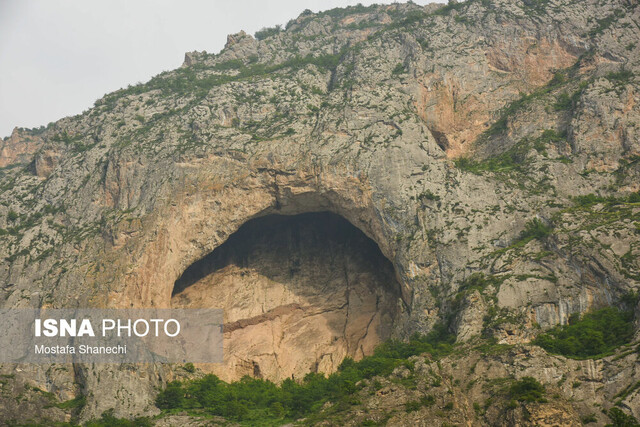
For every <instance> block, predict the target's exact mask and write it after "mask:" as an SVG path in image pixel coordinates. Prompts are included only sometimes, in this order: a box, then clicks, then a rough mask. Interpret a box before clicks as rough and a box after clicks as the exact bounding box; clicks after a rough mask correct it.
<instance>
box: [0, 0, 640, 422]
mask: <svg viewBox="0 0 640 427" xmlns="http://www.w3.org/2000/svg"><path fill="white" fill-rule="evenodd" d="M639 15H640V11H639V9H638V7H637V3H636V2H632V1H627V0H615V1H609V2H605V3H603V2H598V1H595V0H588V1H583V2H571V1H569V0H554V1H549V2H546V1H541V2H530V1H515V2H513V1H506V0H490V1H485V0H483V1H480V0H478V1H468V2H465V3H457V4H452V5H448V6H445V7H438V6H434V5H430V6H427V7H425V8H422V7H420V6H417V5H414V4H394V5H388V6H372V7H367V8H364V7H358V8H351V9H346V10H335V11H331V12H324V13H319V14H303V15H301V16H300V17H298V18H297V19H295V20H293V21H291V22H290V24H289V25H288V26H287V28H286V29H285V30H283V31H280V32H275V33H274V34H272V35H270V36H268V37H266V38H264V39H262V40H256V39H254V38H253V37H251V36H248V35H246V34H243V33H240V34H236V35H233V36H229V40H228V43H227V46H226V47H225V49H223V50H222V51H221V52H220V53H218V54H216V55H212V54H206V53H200V52H190V53H188V54H187V55H186V56H185V62H184V64H183V66H182V67H181V68H179V69H177V70H174V71H169V72H166V73H162V74H160V75H158V76H156V77H155V78H153V79H152V80H151V81H149V82H147V83H145V84H142V85H138V86H134V87H131V88H128V89H123V90H120V91H116V92H114V93H112V94H109V95H106V96H105V97H104V98H102V99H100V100H98V101H97V102H96V104H95V106H94V107H93V108H91V109H90V110H89V111H87V112H86V113H83V114H81V115H78V116H74V117H69V118H65V119H62V120H60V121H58V122H57V123H55V124H53V125H51V126H49V127H48V128H46V129H44V130H38V131H29V130H22V131H20V132H19V134H16V133H14V135H12V137H10V138H6V139H5V140H4V141H2V143H1V144H0V147H1V148H0V150H1V151H0V166H2V167H3V169H2V170H1V171H0V190H1V194H2V196H1V203H0V232H1V233H0V253H2V254H4V256H3V258H2V259H1V260H0V304H1V305H2V306H3V307H32V306H43V307H89V306H98V307H102V306H110V307H131V306H136V307H147V306H155V307H170V306H171V305H172V304H173V303H174V302H175V299H173V300H172V292H173V289H174V284H175V282H176V280H177V279H178V278H179V277H180V276H181V275H182V274H183V272H184V271H185V270H186V269H187V268H189V266H190V265H192V264H193V263H195V262H197V261H198V260H200V259H203V258H204V257H206V256H207V255H208V254H210V253H212V251H214V250H215V249H216V248H218V247H220V245H222V244H223V243H224V242H225V241H226V240H227V239H228V238H229V236H230V235H232V234H233V233H234V232H236V231H237V230H238V229H239V228H240V227H241V226H242V225H243V224H245V223H247V221H249V220H251V219H254V218H257V217H262V216H266V215H269V214H274V213H277V214H281V215H296V214H302V213H309V212H323V211H328V212H332V213H334V214H337V215H340V216H342V217H343V218H345V219H346V220H348V221H349V222H350V223H351V224H353V225H354V226H355V227H357V228H359V229H360V230H361V231H362V232H363V233H364V234H366V235H367V236H368V237H369V238H371V239H372V240H373V241H374V242H375V243H376V244H377V245H378V246H379V248H380V251H381V252H382V254H383V255H384V257H386V258H387V259H388V260H389V261H390V262H391V264H392V266H393V270H394V275H395V280H396V281H397V283H398V286H399V296H400V300H401V303H400V305H399V309H398V313H397V314H396V315H395V317H394V321H393V331H394V334H396V335H397V336H398V337H408V336H409V335H410V334H412V333H414V332H423V333H424V332H427V331H429V330H430V329H431V328H432V326H433V325H434V324H435V323H436V322H439V321H443V320H446V319H453V320H452V321H451V323H450V327H451V328H452V329H453V330H454V331H455V332H457V334H458V340H459V341H461V342H462V341H469V340H472V339H473V338H474V337H475V336H477V335H484V336H492V337H494V338H496V339H497V340H498V342H502V343H508V344H523V343H527V342H529V341H530V340H531V339H532V338H533V337H534V336H535V335H536V334H537V333H538V331H539V330H544V329H546V328H549V327H552V326H554V325H557V324H564V323H566V322H567V319H568V317H569V316H570V315H571V314H572V313H576V312H584V311H587V310H589V309H592V308H598V307H601V306H606V305H615V306H619V307H624V303H623V297H624V296H625V295H627V294H628V293H629V292H630V291H634V290H636V291H637V290H638V288H639V286H640V265H639V264H638V259H640V256H639V255H640V253H639V251H640V245H639V243H638V236H639V234H638V230H639V228H638V227H639V224H640V217H639V215H640V206H638V204H637V203H627V202H624V203H622V202H621V203H619V204H617V205H614V207H613V208H612V207H611V205H609V204H607V203H605V202H604V200H605V199H603V198H604V197H609V196H611V197H616V198H618V199H619V200H622V198H624V197H627V196H628V195H629V194H630V193H631V192H635V191H638V190H639V189H640V184H639V183H640V162H639V159H640V140H639V133H638V124H639V123H640V107H639V105H640V103H639V101H640V100H639V95H638V93H639V92H638V77H637V76H638V74H637V73H638V69H639V67H638V66H639V64H638V63H639V61H640V51H639V49H640V46H639V45H638V43H637V40H638V39H639V37H638V36H639V34H638V21H639V19H638V18H639ZM25 141H26V142H25ZM590 193H594V194H599V195H600V196H602V197H603V198H601V199H597V200H596V201H595V202H593V203H583V204H576V203H575V200H573V199H572V198H575V197H576V196H581V195H587V194H590ZM598 200H599V202H598ZM534 218H537V219H538V220H539V221H541V223H543V224H546V225H547V226H548V227H549V228H550V229H551V232H550V233H549V234H547V235H544V236H541V237H540V238H523V237H522V236H523V234H522V232H523V230H525V228H526V227H527V224H531V221H532V220H533V219H534ZM480 272H481V273H483V274H484V275H485V277H488V278H491V280H489V282H488V283H489V285H488V286H486V287H483V288H482V289H481V290H478V291H476V292H467V291H466V290H464V283H466V282H465V280H467V279H469V277H470V276H471V275H472V274H473V273H480ZM238 280H240V279H238ZM373 282H375V280H374V281H373ZM239 283H240V284H241V285H243V286H246V285H247V284H246V283H243V282H242V281H241V280H240V282H239ZM221 295H224V292H222V294H221ZM457 295H459V297H458V298H456V296H457ZM283 301H284V300H283ZM258 309H259V307H258V306H257V305H252V306H248V307H247V313H251V316H254V315H255V314H256V313H257V311H256V310H258ZM636 311H638V309H637V308H636ZM488 314H489V316H487V315H488ZM278 319H281V317H277V316H276V318H275V320H274V319H272V320H273V321H278ZM236 320H242V319H241V318H238V319H234V321H236ZM537 351H538V352H539V350H537ZM531 357H532V358H534V359H535V358H536V357H538V353H536V352H533V353H532V355H531ZM540 357H543V356H540ZM545 357H546V356H545ZM541 360H542V359H541ZM545 360H546V359H545ZM534 361H535V360H534ZM541 363H542V362H541ZM545 363H546V362H545ZM558 363H565V362H562V361H560V362H558ZM598 363H600V362H598ZM607 363H608V362H607ZM634 363H636V362H635V361H632V360H630V358H624V359H622V362H620V363H619V364H615V365H611V366H610V367H607V368H606V369H604V368H603V369H602V370H600V371H599V372H600V373H599V374H598V375H599V376H598V377H597V378H596V379H594V380H593V381H594V384H595V383H597V384H602V385H603V386H604V389H603V391H602V393H604V394H603V395H602V396H604V400H603V404H604V405H605V406H606V405H609V404H610V402H612V401H613V396H615V395H616V394H617V393H619V392H620V391H621V390H623V389H624V388H625V387H627V386H628V384H627V381H626V380H623V379H622V377H621V376H622V375H623V374H622V372H629V373H630V375H631V376H628V377H627V378H631V377H633V375H637V373H635V368H632V367H633V366H634ZM534 365H535V364H534ZM1 369H2V372H3V375H13V374H14V370H15V369H16V368H15V367H11V366H3V367H2V368H1ZM21 369H22V370H21V371H20V372H21V374H20V375H19V376H14V377H11V378H10V379H11V381H12V383H11V384H13V382H16V384H17V385H11V387H14V386H15V387H18V386H20V384H32V385H34V386H38V387H39V385H38V384H41V386H42V389H43V390H45V391H47V392H51V393H54V394H55V396H56V398H57V399H60V400H67V399H68V398H69V396H71V395H75V394H76V393H82V394H84V395H86V402H87V403H86V405H85V406H84V408H83V409H82V413H81V414H80V417H81V418H82V419H89V418H92V417H97V416H99V415H100V414H101V413H102V412H103V411H104V410H107V409H109V408H114V409H115V414H116V415H117V416H127V417H130V416H134V415H137V414H149V413H152V412H153V411H154V407H153V399H154V393H155V391H154V390H155V387H156V386H161V385H163V384H164V383H165V382H166V381H167V380H170V379H172V378H174V375H175V373H174V370H172V368H171V367H168V366H155V367H149V366H140V367H91V366H89V367H80V366H79V367H76V369H72V370H70V371H68V372H69V375H70V377H69V376H59V375H53V374H52V373H51V372H54V371H55V367H52V370H46V369H45V371H46V372H45V373H43V372H42V370H41V369H40V368H38V367H24V368H21ZM331 369H335V364H331V366H330V367H329V368H328V369H327V370H331ZM43 375H44V377H46V380H45V381H42V378H43ZM487 375H491V373H490V372H489V373H487ZM496 375H497V374H496ZM532 375H534V376H536V377H538V378H539V379H540V380H541V381H549V379H548V378H547V379H545V378H544V377H543V375H542V374H540V375H537V374H536V371H535V369H532ZM624 375H626V374H624ZM636 380H637V378H636ZM74 382H75V385H73V384H74ZM569 391H570V390H569ZM563 392H567V390H564V391H563ZM2 396H3V397H0V399H2V400H1V401H2V402H5V403H6V402H8V401H9V400H10V399H11V397H7V396H5V395H4V394H3V395H2ZM584 398H585V399H586V400H589V401H593V402H595V400H593V399H595V398H594V395H593V394H592V395H589V396H587V395H585V397H584ZM607 399H608V400H607ZM626 399H627V400H625V403H624V404H625V405H626V406H625V408H626V409H625V410H627V411H630V412H631V413H633V414H634V415H636V416H640V413H639V412H638V411H639V410H640V409H639V408H640V402H639V400H638V399H640V395H638V393H635V394H633V393H632V394H630V395H629V396H627V397H626ZM598 402H600V400H598ZM5 403H0V419H1V418H3V417H4V418H7V417H9V415H10V414H17V413H19V412H20V411H19V410H16V409H15V405H13V404H11V405H9V404H5ZM574 406H575V407H574V409H573V410H576V411H579V412H580V414H581V415H584V414H583V412H585V411H586V409H585V408H583V407H582V406H580V405H577V404H576V405H574ZM6 408H13V409H6ZM576 408H577V409H576ZM2 411H5V412H2ZM9 411H12V412H10V413H9ZM16 411H17V412H16ZM67 415H68V414H67ZM11 416H12V417H15V416H16V415H11ZM60 416H61V415H60V414H57V415H56V414H43V415H42V417H50V418H51V419H54V418H55V419H60ZM56 417H57V418H56ZM571 417H573V415H571V416H570V417H569V418H567V419H574V418H571ZM7 419H8V418H7ZM407 422H410V421H407ZM407 425H409V424H407Z"/></svg>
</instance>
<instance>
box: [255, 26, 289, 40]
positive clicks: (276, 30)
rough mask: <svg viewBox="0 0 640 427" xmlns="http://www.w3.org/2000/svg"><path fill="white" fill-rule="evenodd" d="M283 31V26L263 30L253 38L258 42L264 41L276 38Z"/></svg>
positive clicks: (257, 32)
mask: <svg viewBox="0 0 640 427" xmlns="http://www.w3.org/2000/svg"><path fill="white" fill-rule="evenodd" d="M281 31H282V26H280V25H276V26H275V27H269V28H263V29H261V30H258V31H256V33H255V34H254V35H253V36H254V37H255V38H256V40H264V39H266V38H267V37H271V36H275V35H276V34H278V33H280V32H281Z"/></svg>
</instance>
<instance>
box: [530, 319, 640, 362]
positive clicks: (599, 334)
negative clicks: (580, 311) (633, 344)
mask: <svg viewBox="0 0 640 427" xmlns="http://www.w3.org/2000/svg"><path fill="white" fill-rule="evenodd" d="M633 333H634V327H633V314H632V313H631V312H627V311H621V310H618V309H616V308H613V307H606V308H602V309H600V310H596V311H593V312H591V313H586V314H585V315H583V316H582V318H580V317H579V315H572V316H571V317H570V319H569V324H568V325H564V326H557V327H555V328H553V329H551V330H550V331H548V332H547V333H543V334H540V335H538V337H537V338H536V339H535V341H534V343H535V344H537V345H539V346H540V347H542V348H544V349H545V350H547V351H548V352H550V353H555V354H561V355H563V356H568V357H575V358H598V357H604V356H606V355H608V354H610V353H611V352H612V351H613V350H614V349H615V348H616V347H619V346H621V345H623V344H626V343H628V342H629V341H631V339H632V338H633Z"/></svg>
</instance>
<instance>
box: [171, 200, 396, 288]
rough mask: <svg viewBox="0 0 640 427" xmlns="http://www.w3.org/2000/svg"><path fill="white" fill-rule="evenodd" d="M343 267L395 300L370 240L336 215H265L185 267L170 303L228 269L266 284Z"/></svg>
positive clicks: (389, 272)
mask: <svg viewBox="0 0 640 427" xmlns="http://www.w3.org/2000/svg"><path fill="white" fill-rule="evenodd" d="M345 255H346V258H347V259H345V258H344V257H345ZM336 257H340V259H337V258H336ZM347 262H352V263H357V264H359V265H361V266H362V268H363V269H366V270H369V271H371V272H372V273H375V275H376V276H377V278H378V280H379V281H380V282H383V283H384V284H385V288H386V289H385V290H386V291H387V292H391V293H393V294H397V295H399V285H398V283H397V281H396V278H395V274H394V269H393V265H392V263H391V262H390V261H389V260H388V259H387V258H386V257H385V256H384V255H383V254H382V252H381V251H380V248H379V247H378V245H377V244H376V243H375V242H374V241H373V240H371V239H370V238H369V237H367V236H366V235H365V234H364V233H363V232H362V231H361V230H360V229H358V228H357V227H355V226H354V225H352V224H351V223H350V222H349V221H347V220H346V219H344V218H343V217H341V216H340V215H336V214H334V213H331V212H312V213H303V214H298V215H275V214H274V215H267V216H263V217H258V218H254V219H252V220H249V221H247V222H246V223H245V224H243V225H242V226H241V227H240V228H239V229H238V230H237V231H236V232H235V233H233V234H231V235H230V236H229V238H228V239H227V240H226V241H225V242H224V243H223V244H222V245H220V246H219V247H217V248H216V249H215V250H214V251H213V252H211V253H210V254H208V255H207V256H205V257H204V258H202V259H200V260H199V261H196V262H194V263H193V264H192V265H190V266H189V267H188V268H187V269H186V270H185V271H184V273H183V274H182V275H181V276H180V277H179V278H178V279H177V280H176V282H175V284H174V287H173V292H172V297H173V296H176V295H177V294H179V293H181V292H182V291H184V290H185V289H186V288H188V287H189V286H191V285H193V284H195V283H197V282H198V281H200V280H202V279H203V278H205V277H207V276H210V275H211V274H213V273H215V272H216V271H218V270H222V269H224V268H226V267H228V266H231V265H233V266H236V267H239V268H242V269H252V270H257V271H259V273H260V274H262V275H264V276H265V277H269V278H270V279H272V280H282V279H285V280H287V279H291V278H293V277H294V276H296V274H297V273H299V272H300V269H301V265H302V264H303V263H306V264H307V265H315V266H316V267H317V268H318V269H320V271H321V270H322V269H324V268H334V269H339V268H340V267H341V266H342V267H344V264H345V263H347ZM323 264H324V265H323ZM335 273H336V274H342V273H343V272H340V271H336V272H335ZM318 285H320V284H318Z"/></svg>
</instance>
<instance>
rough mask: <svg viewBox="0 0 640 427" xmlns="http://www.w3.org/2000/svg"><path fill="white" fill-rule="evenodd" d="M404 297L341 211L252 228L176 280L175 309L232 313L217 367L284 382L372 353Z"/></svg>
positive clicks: (270, 220)
mask: <svg viewBox="0 0 640 427" xmlns="http://www.w3.org/2000/svg"><path fill="white" fill-rule="evenodd" d="M401 301H402V300H401V296H400V285H399V284H398V282H397V279H396V274H395V271H394V268H393V265H392V263H391V262H390V261H389V260H388V259H387V258H386V257H385V256H384V255H383V254H382V252H381V251H380V248H379V247H378V245H377V244H376V243H375V242H374V241H373V240H371V239H370V238H369V237H367V236H366V235H365V234H364V233H363V232H362V231H361V230H360V229H358V228H357V227H355V226H354V225H352V224H351V223H350V222H349V221H347V220H346V219H345V218H343V217H342V216H340V215H337V214H334V213H331V212H310V213H302V214H297V215H279V214H269V215H265V216H261V217H257V218H253V219H251V220H249V221H247V222H246V223H244V224H243V225H242V226H241V227H240V228H239V229H238V230H237V231H236V232H235V233H233V234H231V235H230V236H229V237H228V238H227V240H226V241H225V242H224V243H223V244H222V245H220V246H219V247H217V248H216V249H214V250H213V251H212V252H211V253H209V254H208V255H206V256H205V257H204V258H202V259H200V260H198V261H196V262H194V263H193V264H191V265H190V266H189V267H188V268H187V269H186V270H185V271H184V272H183V274H182V275H181V276H180V277H179V278H178V279H177V280H176V281H175V284H174V287H173V292H172V297H171V306H172V307H175V308H201V307H216V308H222V309H224V318H225V320H224V322H225V325H224V338H225V341H224V346H225V348H224V351H225V357H224V363H223V364H221V365H208V366H207V367H206V369H207V370H209V371H211V372H213V373H215V374H217V375H218V376H220V377H221V378H222V379H224V380H236V379H239V378H241V377H242V376H244V375H250V376H255V377H262V378H267V379H270V380H273V381H280V380H283V379H285V378H291V377H293V378H302V377H303V376H304V375H306V374H307V373H309V372H324V373H329V372H333V371H335V370H336V369H337V367H338V365H339V364H340V363H341V362H342V360H343V359H344V358H345V357H347V356H350V357H354V358H356V359H359V358H361V357H363V356H365V355H368V354H371V353H372V352H373V349H374V348H375V346H376V345H377V344H378V343H380V342H381V341H384V340H386V339H388V338H390V337H391V335H392V332H393V330H394V327H395V325H396V323H397V319H398V315H399V312H400V309H399V307H400V305H401ZM203 369H204V368H203Z"/></svg>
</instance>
